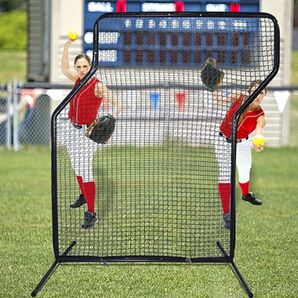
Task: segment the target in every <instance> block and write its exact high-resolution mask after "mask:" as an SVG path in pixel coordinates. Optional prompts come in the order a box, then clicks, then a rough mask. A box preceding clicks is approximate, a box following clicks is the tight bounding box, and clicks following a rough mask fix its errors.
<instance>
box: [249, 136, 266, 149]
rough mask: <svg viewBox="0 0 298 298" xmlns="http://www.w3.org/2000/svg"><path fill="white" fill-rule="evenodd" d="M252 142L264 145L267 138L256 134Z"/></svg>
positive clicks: (258, 145) (259, 145)
mask: <svg viewBox="0 0 298 298" xmlns="http://www.w3.org/2000/svg"><path fill="white" fill-rule="evenodd" d="M252 142H253V143H254V144H255V146H257V147H263V146H264V144H265V138H264V137H263V136H254V137H253V138H252Z"/></svg>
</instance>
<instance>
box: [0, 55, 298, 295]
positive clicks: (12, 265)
mask: <svg viewBox="0 0 298 298" xmlns="http://www.w3.org/2000/svg"><path fill="white" fill-rule="evenodd" d="M0 55H1V59H0V69H1V71H0V82H7V81H11V80H12V79H13V78H16V79H18V80H21V81H23V80H24V79H25V73H26V55H25V53H13V52H3V51H1V52H0ZM297 61H298V52H293V68H292V84H297V83H298V64H297ZM297 111H298V96H296V95H294V96H292V101H291V124H290V125H291V136H290V145H291V146H292V147H288V148H281V149H273V148H266V150H265V151H264V152H262V153H261V154H254V165H253V170H252V176H253V179H252V187H253V189H254V190H255V191H256V193H257V194H258V195H259V196H260V197H262V198H263V201H264V204H263V206H261V207H255V206H251V205H248V204H245V203H243V202H240V201H239V200H238V201H237V242H236V257H235V261H236V263H237V265H238V266H239V269H240V270H241V272H242V273H243V275H244V277H245V278H246V280H247V281H248V283H249V284H250V286H251V289H252V291H253V293H254V294H255V297H268V298H269V297H270V298H271V297H287V298H288V297H293V298H294V297H298V285H297V280H298V270H297V268H298V253H297V247H298V241H297V239H296V238H297V235H298V225H297V219H298V211H297V210H298V200H297V198H296V197H297V193H298V183H297V181H298V174H297V170H296V169H297V168H298V158H297V154H298V126H297V125H298V124H297V123H298V113H297ZM50 171H51V166H50V151H49V149H48V148H30V147H29V148H24V149H22V150H21V151H19V152H9V151H7V150H5V149H4V148H2V147H0V179H1V181H2V182H1V183H0V194H1V201H2V207H1V209H0V219H1V227H0V252H1V260H0V272H1V275H0V297H5V298H6V297H13V298H14V297H29V296H30V293H31V291H32V290H33V288H34V287H35V286H36V285H37V283H38V282H39V280H40V279H41V277H42V276H43V274H44V273H45V272H46V271H47V270H48V268H49V266H50V265H51V264H52V262H53V260H54V257H53V248H52V224H51V197H50V194H51V181H50ZM238 196H239V194H238ZM39 297H152V298H153V297H154V298H155V297H161V298H163V297H171V298H172V297H181V298H182V297H187V298H188V297H204V298H205V297H210V298H213V297H216V298H217V297H218V298H221V297H235V298H238V297H245V295H244V291H243V290H242V288H241V286H240V284H239V283H238V281H237V279H236V278H235V276H234V274H233V272H232V270H231V269H230V268H229V267H228V266H225V265H204V264H198V265H188V264H187V265H186V264H182V265H153V264H151V265H149V264H146V265H144V264H139V265H136V264H111V265H109V266H103V265H97V264H69V265H62V266H60V267H59V268H58V269H57V270H56V272H55V273H54V275H53V276H52V277H51V279H50V280H49V281H48V282H47V284H46V285H45V287H44V288H43V290H42V291H41V292H40V294H39Z"/></svg>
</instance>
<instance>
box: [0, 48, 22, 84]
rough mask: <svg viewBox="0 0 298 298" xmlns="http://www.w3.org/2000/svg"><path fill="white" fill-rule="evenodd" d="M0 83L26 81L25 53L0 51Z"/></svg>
mask: <svg viewBox="0 0 298 298" xmlns="http://www.w3.org/2000/svg"><path fill="white" fill-rule="evenodd" d="M0 57H1V58H0V69H1V71H0V82H1V83H5V82H11V81H12V80H13V79H16V80H18V81H22V82H25V81H26V65H27V54H26V52H15V51H4V50H0Z"/></svg>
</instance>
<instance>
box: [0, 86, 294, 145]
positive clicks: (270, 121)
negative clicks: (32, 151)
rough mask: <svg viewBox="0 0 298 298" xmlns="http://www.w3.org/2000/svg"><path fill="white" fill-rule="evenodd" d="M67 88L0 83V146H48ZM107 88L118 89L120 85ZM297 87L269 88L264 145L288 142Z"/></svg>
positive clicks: (149, 100) (148, 94)
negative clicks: (56, 109) (291, 101)
mask: <svg viewBox="0 0 298 298" xmlns="http://www.w3.org/2000/svg"><path fill="white" fill-rule="evenodd" d="M168 87H169V86H168ZM71 88H72V86H70V85H65V84H59V85H58V84H50V83H25V84H21V83H19V82H17V81H13V82H10V83H7V84H1V83H0V146H5V147H7V148H8V149H14V150H19V149H20V148H21V147H22V146H26V145H45V146H49V145H50V142H51V115H52V112H53V111H54V110H55V108H56V107H57V106H58V104H59V103H60V102H61V101H62V100H63V99H64V98H65V97H66V95H67V94H68V93H69V92H70V90H71ZM110 88H112V89H116V90H118V89H119V90H121V88H122V87H121V86H113V87H110ZM193 88H196V86H193ZM297 90H298V86H285V87H271V88H269V93H268V95H267V97H268V99H267V100H266V102H265V103H264V107H263V108H264V110H265V113H266V118H267V126H266V129H265V137H266V143H267V145H268V146H273V147H279V146H283V145H287V144H288V143H289V139H290V137H289V132H288V130H289V122H290V119H289V118H290V117H289V110H290V109H289V103H290V95H293V94H297ZM151 91H152V90H151ZM151 91H150V90H148V92H146V94H144V96H145V97H146V98H147V99H148V102H150V103H151V104H152V100H153V99H152V92H151ZM120 93H121V92H120ZM291 97H293V96H291ZM120 98H121V96H120ZM153 108H154V107H153Z"/></svg>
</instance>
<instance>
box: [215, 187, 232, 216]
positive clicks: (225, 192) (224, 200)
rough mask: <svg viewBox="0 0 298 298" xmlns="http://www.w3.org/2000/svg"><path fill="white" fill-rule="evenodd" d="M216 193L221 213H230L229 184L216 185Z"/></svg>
mask: <svg viewBox="0 0 298 298" xmlns="http://www.w3.org/2000/svg"><path fill="white" fill-rule="evenodd" d="M218 191H219V196H220V200H221V206H222V210H223V213H230V202H231V183H218Z"/></svg>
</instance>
